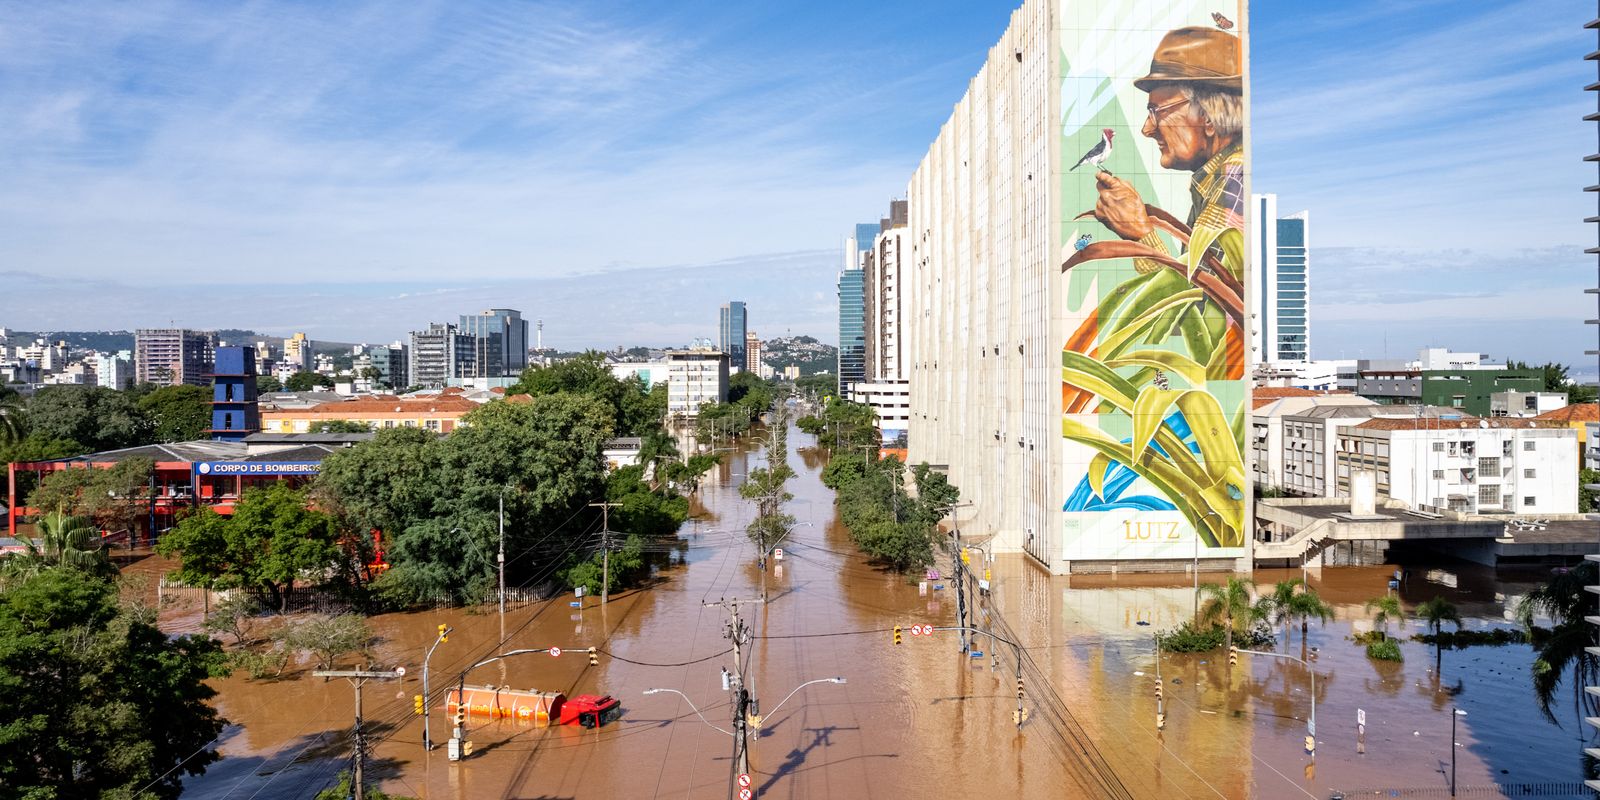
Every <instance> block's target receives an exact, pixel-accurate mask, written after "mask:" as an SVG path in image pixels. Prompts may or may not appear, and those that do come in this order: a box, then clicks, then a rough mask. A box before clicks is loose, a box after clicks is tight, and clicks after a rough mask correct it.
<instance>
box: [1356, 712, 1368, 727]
mask: <svg viewBox="0 0 1600 800" xmlns="http://www.w3.org/2000/svg"><path fill="white" fill-rule="evenodd" d="M1356 724H1357V725H1363V726H1364V725H1366V724H1367V710H1366V709H1364V708H1358V709H1356Z"/></svg>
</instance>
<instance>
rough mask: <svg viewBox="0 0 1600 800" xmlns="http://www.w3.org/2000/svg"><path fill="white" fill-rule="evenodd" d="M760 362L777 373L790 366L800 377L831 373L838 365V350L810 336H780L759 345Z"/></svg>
mask: <svg viewBox="0 0 1600 800" xmlns="http://www.w3.org/2000/svg"><path fill="white" fill-rule="evenodd" d="M761 348H762V350H761V361H762V363H764V364H766V365H767V366H769V367H772V368H773V369H774V370H777V371H778V372H780V373H781V372H783V370H784V369H785V368H786V367H788V366H790V365H791V364H792V365H797V366H799V367H800V374H801V375H815V374H817V373H819V372H832V371H833V370H834V368H835V367H837V366H838V364H839V348H837V347H834V346H832V345H827V344H823V343H822V342H819V341H817V340H816V339H814V338H812V337H810V336H782V337H779V338H776V339H768V340H767V341H765V342H762V343H761Z"/></svg>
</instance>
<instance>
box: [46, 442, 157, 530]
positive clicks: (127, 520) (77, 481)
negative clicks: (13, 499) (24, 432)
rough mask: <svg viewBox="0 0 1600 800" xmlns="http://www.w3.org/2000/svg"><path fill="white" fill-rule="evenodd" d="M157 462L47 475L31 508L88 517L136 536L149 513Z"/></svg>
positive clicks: (130, 462)
mask: <svg viewBox="0 0 1600 800" xmlns="http://www.w3.org/2000/svg"><path fill="white" fill-rule="evenodd" d="M154 472H155V462H154V461H152V460H150V459H148V458H142V457H141V458H125V459H123V460H121V461H118V462H117V463H115V464H113V465H112V466H110V467H108V468H105V469H101V468H88V469H78V468H74V469H64V470H57V471H55V472H52V473H50V474H49V475H46V476H45V477H44V478H43V479H41V480H40V481H39V486H38V488H36V489H34V490H33V492H32V494H31V495H29V498H28V505H30V506H33V507H34V508H38V509H57V510H61V511H65V512H67V513H69V514H73V515H77V516H84V517H88V518H89V519H90V520H92V521H93V522H94V524H95V525H98V526H99V527H101V528H102V529H104V530H106V531H107V532H109V533H113V534H116V533H127V534H129V535H132V534H133V532H134V531H136V530H138V529H139V527H140V524H141V523H142V522H143V521H144V520H145V518H146V515H147V514H148V512H149V505H148V504H149V501H150V476H151V475H153V474H154Z"/></svg>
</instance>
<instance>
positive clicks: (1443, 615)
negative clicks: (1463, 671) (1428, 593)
mask: <svg viewBox="0 0 1600 800" xmlns="http://www.w3.org/2000/svg"><path fill="white" fill-rule="evenodd" d="M1412 613H1413V614H1414V615H1416V617H1417V619H1419V620H1422V621H1423V622H1425V623H1427V625H1428V627H1430V628H1432V629H1433V664H1434V673H1435V674H1437V673H1438V670H1439V665H1440V664H1442V663H1444V650H1443V649H1442V648H1441V647H1440V642H1439V629H1440V628H1441V627H1443V626H1444V623H1446V622H1454V623H1455V624H1456V630H1458V631H1459V630H1461V614H1460V612H1458V611H1456V607H1455V604H1454V603H1451V602H1450V601H1449V600H1446V599H1444V598H1443V597H1434V598H1433V599H1431V600H1424V601H1422V602H1421V603H1420V604H1418V605H1417V608H1416V610H1415V611H1413V612H1412Z"/></svg>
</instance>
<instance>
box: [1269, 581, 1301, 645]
mask: <svg viewBox="0 0 1600 800" xmlns="http://www.w3.org/2000/svg"><path fill="white" fill-rule="evenodd" d="M1304 585H1305V581H1302V580H1300V579H1299V578H1290V579H1289V580H1286V581H1278V582H1277V583H1274V584H1272V594H1270V595H1268V596H1267V597H1266V598H1265V599H1266V601H1267V602H1269V603H1271V604H1272V618H1273V621H1274V624H1277V623H1282V624H1283V646H1284V647H1288V646H1289V622H1290V621H1291V620H1292V619H1293V615H1292V614H1291V612H1290V610H1289V605H1290V603H1293V602H1294V596H1295V594H1296V592H1295V590H1296V589H1298V588H1300V587H1301V586H1304Z"/></svg>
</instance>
